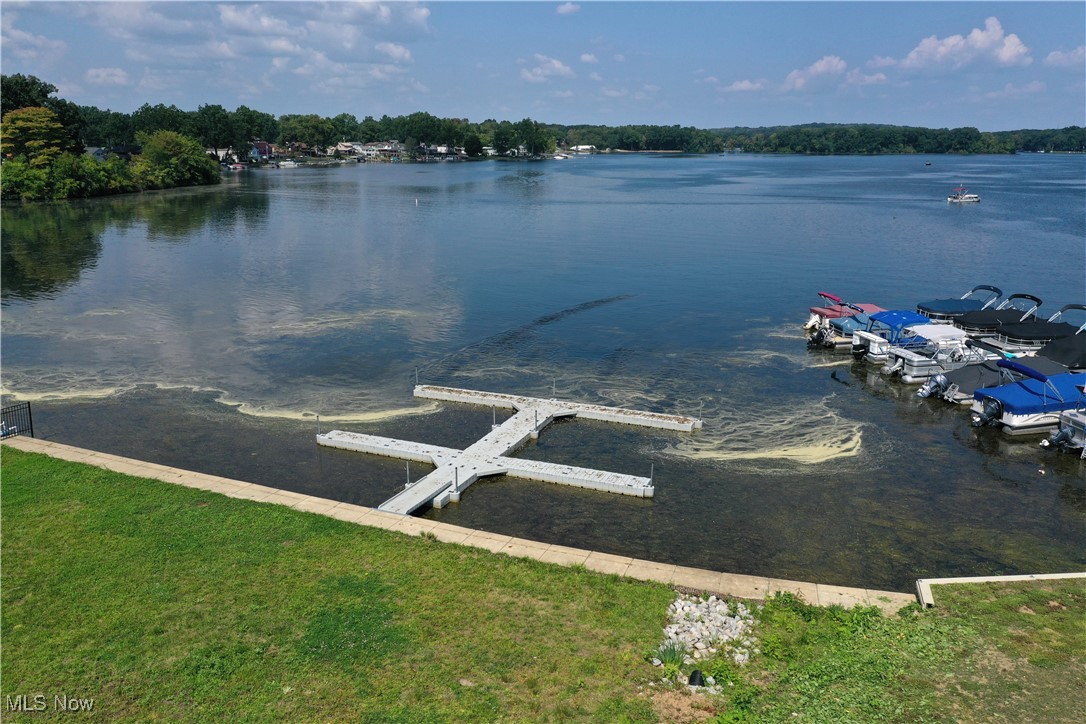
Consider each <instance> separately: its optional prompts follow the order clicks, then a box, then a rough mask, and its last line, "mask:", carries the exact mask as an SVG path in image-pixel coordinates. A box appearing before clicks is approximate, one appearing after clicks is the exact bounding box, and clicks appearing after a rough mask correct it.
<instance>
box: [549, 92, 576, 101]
mask: <svg viewBox="0 0 1086 724" xmlns="http://www.w3.org/2000/svg"><path fill="white" fill-rule="evenodd" d="M573 97H574V93H573V91H571V90H564V91H554V92H553V93H551V98H558V99H561V100H564V99H566V98H573Z"/></svg>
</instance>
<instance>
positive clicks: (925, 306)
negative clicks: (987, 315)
mask: <svg viewBox="0 0 1086 724" xmlns="http://www.w3.org/2000/svg"><path fill="white" fill-rule="evenodd" d="M1002 297H1003V290H1002V289H1000V288H999V287H993V286H989V285H987V284H980V285H978V286H975V287H973V288H972V289H970V290H969V291H968V292H966V293H965V294H963V295H962V296H960V297H958V298H956V299H933V300H931V301H930V302H920V303H919V304H917V305H916V311H917V312H919V313H920V314H923V315H924V316H925V317H927V318H928V319H930V320H931V321H932V322H935V323H936V324H950V323H951V322H953V321H954V320H955V319H957V318H958V317H960V316H962V315H963V314H965V313H966V312H975V311H978V310H981V309H988V308H989V307H991V306H993V305H994V304H996V303H997V302H998V301H999V300H1000V299H1001V298H1002Z"/></svg>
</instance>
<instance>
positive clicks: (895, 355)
mask: <svg viewBox="0 0 1086 724" xmlns="http://www.w3.org/2000/svg"><path fill="white" fill-rule="evenodd" d="M969 341H970V340H969V336H968V334H966V332H965V330H963V329H958V328H957V327H954V326H952V325H949V324H916V325H913V326H911V327H906V328H905V330H904V333H903V334H902V336H901V339H900V340H899V343H898V344H897V345H894V346H893V347H891V348H890V351H889V352H888V353H887V356H886V365H885V366H884V367H883V368H882V369H881V370H880V372H882V374H884V375H899V376H900V377H901V381H902V382H905V383H907V384H919V383H921V382H924V381H925V380H927V379H928V378H929V377H932V376H933V375H937V374H940V373H943V372H950V371H951V370H956V369H959V368H961V367H965V366H967V365H972V364H980V363H982V362H984V361H986V360H991V359H998V358H999V357H1000V355H999V354H997V353H995V352H992V351H990V350H988V349H985V348H984V347H981V346H977V345H973V344H969Z"/></svg>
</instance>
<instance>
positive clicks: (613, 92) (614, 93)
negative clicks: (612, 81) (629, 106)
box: [600, 88, 630, 98]
mask: <svg viewBox="0 0 1086 724" xmlns="http://www.w3.org/2000/svg"><path fill="white" fill-rule="evenodd" d="M600 94H601V95H603V97H604V98H625V97H626V96H628V95H630V92H629V91H628V90H626V89H625V88H601V89H600Z"/></svg>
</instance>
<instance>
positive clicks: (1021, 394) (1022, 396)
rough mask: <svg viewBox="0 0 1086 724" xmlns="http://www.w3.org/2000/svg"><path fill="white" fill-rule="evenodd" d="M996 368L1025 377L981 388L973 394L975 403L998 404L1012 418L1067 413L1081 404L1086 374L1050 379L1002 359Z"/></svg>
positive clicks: (1064, 373) (1085, 385)
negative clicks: (991, 401) (988, 401)
mask: <svg viewBox="0 0 1086 724" xmlns="http://www.w3.org/2000/svg"><path fill="white" fill-rule="evenodd" d="M996 364H997V365H998V366H999V367H1003V368H1005V369H1011V370H1013V371H1015V372H1018V373H1019V374H1024V375H1027V376H1026V377H1023V378H1022V379H1020V380H1018V381H1017V382H1011V383H1010V384H1006V385H1000V386H999V387H982V388H980V389H979V390H977V391H976V392H974V393H973V399H974V400H984V399H985V398H991V399H994V400H999V401H1000V402H1001V403H1003V410H1004V412H1009V413H1012V414H1015V415H1032V414H1038V413H1042V412H1054V411H1057V410H1069V409H1072V408H1074V407H1076V406H1077V405H1078V404H1079V403H1080V402H1081V401H1083V389H1084V387H1086V372H1063V373H1061V374H1058V375H1052V376H1051V377H1049V376H1048V375H1045V374H1042V373H1040V372H1038V371H1036V370H1034V369H1032V368H1030V367H1027V366H1026V365H1023V364H1020V363H1018V362H1015V361H1014V360H1005V359H1001V360H999V362H997V363H996Z"/></svg>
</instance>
